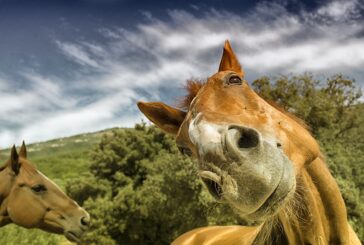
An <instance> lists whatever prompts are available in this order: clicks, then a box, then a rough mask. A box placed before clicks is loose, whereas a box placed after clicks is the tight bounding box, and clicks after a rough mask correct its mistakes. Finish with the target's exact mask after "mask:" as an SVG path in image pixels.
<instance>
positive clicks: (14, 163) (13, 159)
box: [10, 145, 20, 174]
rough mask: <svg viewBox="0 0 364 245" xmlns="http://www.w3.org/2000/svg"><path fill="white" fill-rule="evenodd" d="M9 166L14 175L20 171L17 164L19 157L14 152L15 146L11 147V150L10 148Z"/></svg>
mask: <svg viewBox="0 0 364 245" xmlns="http://www.w3.org/2000/svg"><path fill="white" fill-rule="evenodd" d="M10 164H11V169H12V170H13V171H14V172H15V174H18V173H19V169H20V164H19V155H18V153H17V152H16V147H15V145H13V148H11V154H10Z"/></svg>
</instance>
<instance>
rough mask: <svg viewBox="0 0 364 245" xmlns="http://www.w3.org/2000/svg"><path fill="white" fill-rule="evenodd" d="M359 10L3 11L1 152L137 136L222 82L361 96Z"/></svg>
mask: <svg viewBox="0 0 364 245" xmlns="http://www.w3.org/2000/svg"><path fill="white" fill-rule="evenodd" d="M363 23H364V9H363V4H362V2H361V1H360V0H346V1H332V0H330V1H329V0H325V1H318V0H317V1H315V0H311V1H298V0H277V1H238V0H231V1H227V0H224V1H222V0H207V1H190V0H183V1H182V0H179V1H167V0H165V1H147V0H145V1H132V0H121V1H117V0H104V1H102V0H83V1H81V0H72V1H71V0H67V1H57V0H49V1H39V0H33V1H28V0H0V57H1V58H0V102H1V106H0V147H2V148H3V147H8V146H10V145H12V144H14V143H16V144H19V143H20V142H21V140H23V139H24V140H26V141H27V142H37V141H43V140H47V139H52V138H57V137H62V136H68V135H73V134H78V133H83V132H90V131H96V130H101V129H105V128H109V127H115V126H119V127H121V126H122V127H124V126H127V127H129V126H133V125H134V123H136V122H140V120H141V118H143V116H142V115H141V114H140V113H139V111H138V110H137V108H136V106H135V103H136V101H138V100H145V101H155V100H162V101H165V102H167V103H171V104H173V103H174V101H175V99H176V98H178V97H179V96H181V95H183V92H184V91H183V89H181V88H182V87H183V84H184V82H185V80H186V79H188V78H191V77H195V78H206V77H207V76H209V75H212V74H213V73H215V72H216V70H217V67H218V63H219V59H220V56H221V51H222V46H223V43H224V40H226V39H230V41H231V43H232V45H233V48H234V49H235V51H236V53H237V54H238V57H239V59H240V61H241V63H242V65H243V67H244V68H245V70H246V74H247V77H246V78H247V80H248V81H253V80H254V79H256V78H258V77H260V76H263V75H269V76H275V75H279V74H297V73H299V74H300V73H303V72H312V73H313V74H315V75H316V76H318V77H325V76H330V75H332V74H335V73H343V74H345V75H347V76H349V77H351V78H354V79H356V80H357V81H358V83H359V84H361V86H362V85H363V77H364V69H363V68H364V25H363Z"/></svg>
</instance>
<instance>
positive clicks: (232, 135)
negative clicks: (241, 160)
mask: <svg viewBox="0 0 364 245" xmlns="http://www.w3.org/2000/svg"><path fill="white" fill-rule="evenodd" d="M225 142H226V147H227V149H228V151H229V152H230V153H236V154H238V155H240V154H239V152H241V151H245V150H248V149H252V148H256V147H258V146H259V143H260V136H259V133H258V132H257V131H256V130H255V129H252V128H248V127H243V126H237V125H234V126H229V128H228V131H227V133H226V138H225Z"/></svg>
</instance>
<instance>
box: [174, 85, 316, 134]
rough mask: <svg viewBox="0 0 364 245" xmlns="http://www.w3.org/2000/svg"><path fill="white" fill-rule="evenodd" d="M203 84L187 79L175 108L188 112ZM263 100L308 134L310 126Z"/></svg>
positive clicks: (275, 104)
mask: <svg viewBox="0 0 364 245" xmlns="http://www.w3.org/2000/svg"><path fill="white" fill-rule="evenodd" d="M205 84H206V80H202V79H188V80H187V81H186V85H185V86H184V89H185V90H186V91H187V94H186V95H185V96H184V97H182V98H181V99H180V100H179V101H178V103H177V107H179V108H181V109H182V110H188V108H189V107H190V104H191V102H192V100H193V99H194V98H195V97H196V95H197V93H198V92H199V91H200V89H201V88H202V87H203V86H205ZM259 96H260V97H262V96H261V95H259ZM262 98H263V97H262ZM263 99H264V98H263ZM264 100H265V101H266V102H267V103H268V104H269V105H271V106H272V107H274V108H275V109H277V110H278V111H280V112H281V113H283V114H284V115H286V116H288V117H289V118H291V119H292V120H294V121H295V122H297V123H298V124H299V125H301V126H302V127H303V128H305V129H306V130H308V131H309V132H310V131H311V128H310V126H308V125H307V124H306V122H305V121H304V120H302V119H301V118H299V117H297V116H296V115H294V114H292V113H290V112H288V111H286V110H285V109H284V108H283V107H282V106H281V105H279V104H278V103H277V102H275V101H273V100H267V99H264Z"/></svg>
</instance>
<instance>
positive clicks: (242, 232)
mask: <svg viewBox="0 0 364 245" xmlns="http://www.w3.org/2000/svg"><path fill="white" fill-rule="evenodd" d="M244 76H245V73H244V70H243V69H242V67H241V65H240V63H239V61H238V59H237V57H236V55H235V53H234V51H233V49H232V48H231V45H230V43H229V41H226V42H225V45H224V49H223V54H222V58H221V61H220V65H219V69H218V72H217V73H216V74H214V75H212V76H211V77H209V78H208V79H207V81H206V82H196V81H195V82H194V81H189V82H188V84H187V90H188V92H189V94H188V95H187V96H186V97H185V98H184V100H183V103H182V104H183V105H184V108H185V109H187V110H184V109H183V107H181V106H180V107H178V108H176V107H172V106H169V105H166V104H164V103H162V102H141V101H140V102H138V104H137V105H138V107H139V109H140V111H141V112H142V113H143V114H144V115H145V116H146V117H147V118H148V119H149V120H150V121H152V122H153V123H154V124H155V125H157V126H158V127H160V128H161V129H162V130H164V131H165V132H167V133H169V134H172V135H174V136H175V137H176V144H177V147H178V148H179V150H180V151H181V153H182V154H185V155H187V156H192V157H195V158H197V159H198V170H199V171H198V173H199V176H200V177H201V179H202V181H203V182H204V183H205V185H206V186H207V189H208V190H209V192H210V193H211V195H212V196H213V197H214V198H215V199H216V200H217V201H218V202H225V203H227V204H228V205H229V206H230V207H231V208H232V209H233V210H234V211H235V212H236V213H237V214H238V215H240V216H241V217H244V218H245V219H246V220H248V221H250V222H251V223H253V226H211V227H203V228H197V229H194V230H192V231H189V232H187V233H185V234H183V235H182V236H180V237H178V238H177V239H176V240H175V241H174V242H173V243H172V244H173V245H197V244H199V245H200V244H209V245H211V244H214V245H218V244H221V245H223V244H224V245H229V244H236V245H237V244H239V245H242V244H244V245H246V244H360V241H359V239H358V237H357V235H356V234H355V232H354V231H353V229H352V228H351V226H350V224H349V223H348V220H347V212H346V206H345V203H344V200H343V198H342V196H341V193H340V190H339V187H338V185H337V183H336V182H335V179H334V178H333V176H332V175H331V174H330V172H329V169H328V168H327V166H326V164H325V159H324V156H323V154H322V153H321V151H320V148H319V145H318V143H317V142H316V140H315V139H314V138H313V136H312V135H311V134H310V132H309V130H308V128H307V127H306V126H305V124H304V123H303V122H302V121H301V120H299V119H298V118H296V117H295V116H294V115H292V114H290V113H288V112H286V111H284V110H283V109H281V108H279V107H277V106H275V105H274V104H272V103H268V102H267V101H265V100H264V99H263V98H261V97H260V96H259V95H258V94H257V93H255V92H254V91H253V90H252V89H251V88H250V86H249V85H248V82H247V81H246V80H245V79H244Z"/></svg>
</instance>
